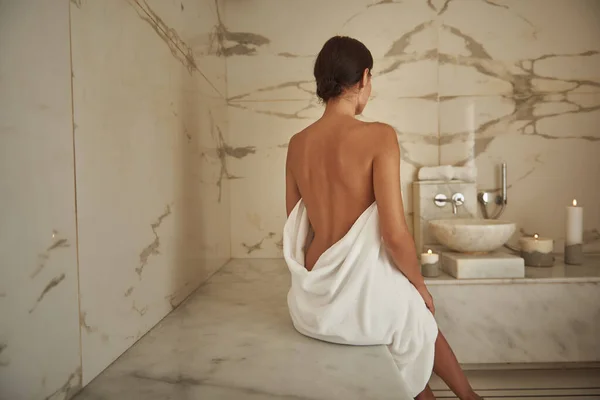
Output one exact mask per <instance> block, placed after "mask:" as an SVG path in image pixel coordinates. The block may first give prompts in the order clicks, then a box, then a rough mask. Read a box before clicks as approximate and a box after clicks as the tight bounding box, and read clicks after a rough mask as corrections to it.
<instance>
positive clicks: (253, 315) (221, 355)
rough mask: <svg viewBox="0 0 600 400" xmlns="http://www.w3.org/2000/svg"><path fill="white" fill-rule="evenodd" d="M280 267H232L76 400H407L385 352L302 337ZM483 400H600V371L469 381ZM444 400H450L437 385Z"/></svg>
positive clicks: (513, 373)
mask: <svg viewBox="0 0 600 400" xmlns="http://www.w3.org/2000/svg"><path fill="white" fill-rule="evenodd" d="M288 287H289V277H288V273H287V270H286V268H285V265H284V264H283V261H282V260H276V259H271V260H233V261H231V262H230V263H229V264H227V265H226V266H225V267H223V268H222V269H221V270H220V271H219V272H218V273H217V274H216V275H215V276H213V277H212V278H211V279H210V280H209V281H208V282H207V283H206V284H205V285H203V286H202V287H201V288H200V289H199V290H198V291H196V292H195V293H194V294H193V295H192V296H191V297H190V298H189V299H188V300H187V301H186V302H185V303H184V304H183V305H182V306H180V307H179V308H178V309H176V310H175V311H174V312H173V313H171V314H170V315H169V316H167V317H166V318H165V319H164V320H163V321H161V322H160V323H159V324H158V325H157V326H156V327H155V328H154V329H153V330H151V331H150V332H149V333H148V334H147V335H146V336H144V337H143V338H142V339H141V340H140V341H139V342H138V343H137V344H136V345H134V346H133V347H132V348H131V349H130V350H129V351H127V352H126V353H125V354H124V355H123V356H121V357H120V358H119V359H118V360H117V361H116V362H115V363H114V364H113V365H111V366H110V367H109V368H108V369H107V370H105V371H104V372H103V373H102V374H101V375H100V376H99V377H98V378H96V379H95V380H94V381H92V382H91V383H90V384H89V385H88V386H87V387H86V388H85V389H84V390H83V391H82V392H81V393H80V394H79V395H78V396H76V399H77V400H103V399H107V400H109V399H110V400H112V399H127V400H134V399H143V400H161V399H173V400H179V399H181V400H194V399H207V400H210V399H222V400H237V399H250V400H272V399H295V400H303V399H306V400H331V399H344V400H354V399H356V400H359V399H360V400H365V399H374V400H375V399H406V398H407V396H406V395H405V393H404V389H403V387H402V386H401V385H400V384H399V383H398V380H397V379H396V372H395V367H394V364H393V362H392V359H391V357H390V355H389V354H388V352H387V350H386V348H385V347H382V346H374V347H348V346H338V345H332V344H326V343H321V342H318V341H314V340H311V339H308V338H305V337H302V336H301V335H299V334H297V333H296V332H295V331H294V329H293V327H292V326H291V322H290V319H289V316H288V314H287V309H286V301H285V296H286V292H287V288H288ZM469 376H470V378H471V380H472V382H473V385H474V387H475V388H476V389H478V390H479V391H480V392H481V393H482V394H483V395H485V396H486V398H487V399H515V400H519V399H575V398H577V399H600V369H580V370H574V369H571V370H562V371H559V370H552V371H544V370H537V371H536V370H532V371H528V370H503V371H489V370H486V371H483V370H474V371H469ZM432 388H433V389H434V390H435V392H436V395H437V396H438V398H445V399H449V398H453V396H452V395H451V393H450V392H449V391H448V390H447V388H446V387H445V386H444V385H443V383H441V382H440V381H439V380H438V379H437V378H434V380H433V381H432Z"/></svg>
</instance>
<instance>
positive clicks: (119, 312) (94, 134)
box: [71, 0, 230, 384]
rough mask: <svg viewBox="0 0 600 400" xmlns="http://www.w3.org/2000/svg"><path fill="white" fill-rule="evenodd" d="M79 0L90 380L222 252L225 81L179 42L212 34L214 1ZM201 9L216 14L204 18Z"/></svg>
mask: <svg viewBox="0 0 600 400" xmlns="http://www.w3.org/2000/svg"><path fill="white" fill-rule="evenodd" d="M77 3H78V4H77V6H74V7H71V25H72V32H73V35H72V45H73V95H74V119H75V124H76V130H75V150H76V155H77V157H76V164H77V201H78V217H79V219H78V222H79V260H80V288H81V321H80V322H81V332H82V349H83V357H82V358H83V383H84V384H87V383H88V382H89V381H90V380H91V379H93V378H94V377H95V376H96V375H97V374H98V373H100V372H101V371H102V370H103V369H104V368H105V367H106V366H108V365H109V364H110V363H111V362H112V361H114V360H115V359H116V358H117V357H118V356H119V355H121V353H123V351H125V350H126V349H127V348H128V347H129V346H131V345H132V344H133V343H134V342H135V341H136V340H137V339H139V338H140V337H141V336H142V335H143V334H144V333H146V332H147V331H148V329H150V328H151V327H152V326H154V324H156V322H158V321H159V320H160V319H162V317H164V316H165V315H166V314H167V313H168V312H170V311H171V310H172V309H173V308H174V307H176V306H177V305H178V304H179V303H180V302H181V301H182V300H183V299H184V298H186V297H187V295H188V294H189V293H191V292H192V291H193V290H194V289H195V288H196V287H198V285H199V284H200V283H201V282H203V281H204V280H206V279H207V278H208V277H209V276H210V275H211V274H212V273H213V272H214V271H215V270H216V269H218V268H219V267H220V266H222V265H223V264H224V263H225V262H226V260H228V259H229V256H230V233H229V227H230V224H229V207H230V203H229V188H228V186H227V185H226V184H223V179H222V177H223V159H224V155H223V152H224V149H225V148H226V146H227V132H228V128H227V119H226V118H227V110H226V107H225V104H226V103H225V94H224V93H221V91H222V90H223V88H224V85H222V84H221V86H222V87H221V90H219V83H218V79H217V82H216V83H214V82H211V81H209V80H207V79H206V75H205V74H203V71H202V66H201V63H200V60H201V59H202V58H201V57H200V56H202V51H200V56H198V53H197V52H196V51H195V50H194V49H193V48H192V45H190V44H189V43H188V42H186V40H193V39H194V37H196V36H198V37H205V36H207V35H209V34H210V32H211V30H212V29H213V27H214V25H215V24H217V18H216V16H215V15H214V11H215V9H214V8H213V7H214V6H215V4H214V2H212V1H208V0H207V1H203V2H185V3H181V2H179V1H177V2H169V3H167V2H149V3H146V2H137V1H127V2H125V1H119V2H117V1H111V2H77ZM192 3H193V4H192ZM186 7H188V8H187V9H186ZM186 13H189V14H190V15H185V14H186ZM202 13H205V14H208V15H213V17H212V24H209V22H210V20H211V18H206V17H205V16H204V17H202V16H201V17H197V15H200V14H202ZM181 14H183V15H181ZM161 15H165V17H164V18H163V17H162V16H161ZM194 23H198V24H200V25H199V26H198V27H195V26H193V25H194ZM169 24H172V25H169ZM107 26H110V27H111V29H107ZM181 32H185V33H181ZM203 35H204V36H203ZM188 38H189V39H188ZM215 57H216V56H215ZM222 67H223V68H224V63H222ZM220 73H221V75H222V74H223V73H224V72H223V71H222V72H220Z"/></svg>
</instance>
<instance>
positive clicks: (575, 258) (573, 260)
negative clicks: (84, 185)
mask: <svg viewBox="0 0 600 400" xmlns="http://www.w3.org/2000/svg"><path fill="white" fill-rule="evenodd" d="M565 264H569V265H581V264H583V245H582V244H581V243H577V244H566V245H565Z"/></svg>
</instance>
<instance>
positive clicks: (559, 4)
mask: <svg viewBox="0 0 600 400" xmlns="http://www.w3.org/2000/svg"><path fill="white" fill-rule="evenodd" d="M599 19H600V4H599V3H598V2H597V1H595V0H550V1H547V0H528V1H520V0H502V1H452V2H448V7H447V9H446V10H445V12H444V13H443V14H442V15H441V17H440V44H439V46H440V47H439V53H440V78H439V79H440V87H439V92H440V94H441V95H442V96H456V95H492V94H508V95H514V96H516V97H526V96H529V95H531V94H534V93H563V92H571V91H572V92H579V93H584V92H588V93H589V92H598V91H600V40H598V39H599V38H600V24H599V23H598V20H599Z"/></svg>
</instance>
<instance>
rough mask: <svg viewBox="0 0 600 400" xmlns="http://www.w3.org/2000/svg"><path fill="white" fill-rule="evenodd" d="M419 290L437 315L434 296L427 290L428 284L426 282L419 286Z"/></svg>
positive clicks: (432, 311) (430, 308)
mask: <svg viewBox="0 0 600 400" xmlns="http://www.w3.org/2000/svg"><path fill="white" fill-rule="evenodd" d="M416 288H417V291H418V292H419V294H420V295H421V297H422V298H423V300H424V301H425V305H426V306H427V308H428V309H429V311H431V313H432V314H433V315H435V305H434V304H433V297H431V293H429V290H427V286H425V284H423V285H420V286H417V287H416Z"/></svg>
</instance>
